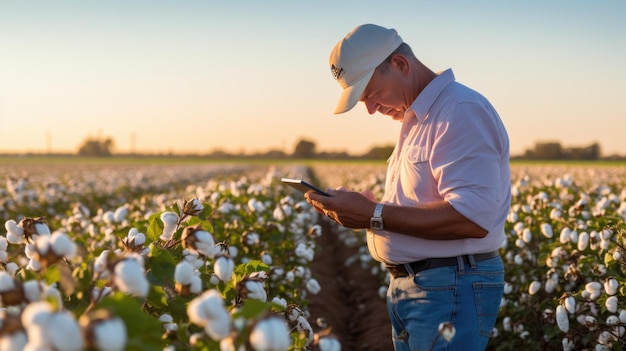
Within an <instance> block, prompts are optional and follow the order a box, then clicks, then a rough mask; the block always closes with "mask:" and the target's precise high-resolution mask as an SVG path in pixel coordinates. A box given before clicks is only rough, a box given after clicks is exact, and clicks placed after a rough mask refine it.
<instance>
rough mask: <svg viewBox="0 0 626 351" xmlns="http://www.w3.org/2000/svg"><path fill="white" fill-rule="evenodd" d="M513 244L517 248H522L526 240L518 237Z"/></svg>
mask: <svg viewBox="0 0 626 351" xmlns="http://www.w3.org/2000/svg"><path fill="white" fill-rule="evenodd" d="M515 246H516V247H517V248H520V249H523V248H524V247H525V246H526V242H525V241H524V240H523V239H520V238H518V239H516V240H515Z"/></svg>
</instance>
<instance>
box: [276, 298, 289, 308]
mask: <svg viewBox="0 0 626 351" xmlns="http://www.w3.org/2000/svg"><path fill="white" fill-rule="evenodd" d="M272 303H273V304H276V305H279V306H281V307H282V308H287V300H285V299H283V298H282V297H278V296H276V297H274V298H273V299H272Z"/></svg>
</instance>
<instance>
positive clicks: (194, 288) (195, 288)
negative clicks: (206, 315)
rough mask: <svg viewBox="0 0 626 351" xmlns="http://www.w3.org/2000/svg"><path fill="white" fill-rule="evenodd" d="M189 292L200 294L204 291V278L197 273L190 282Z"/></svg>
mask: <svg viewBox="0 0 626 351" xmlns="http://www.w3.org/2000/svg"><path fill="white" fill-rule="evenodd" d="M189 292H190V293H192V294H199V293H201V292H202V279H200V277H198V276H197V275H194V276H193V277H191V281H190V282H189Z"/></svg>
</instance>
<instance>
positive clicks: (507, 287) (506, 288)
mask: <svg viewBox="0 0 626 351" xmlns="http://www.w3.org/2000/svg"><path fill="white" fill-rule="evenodd" d="M512 291H513V285H511V283H509V282H504V291H503V293H504V295H507V294H510V293H511V292H512Z"/></svg>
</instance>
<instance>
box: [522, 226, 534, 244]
mask: <svg viewBox="0 0 626 351" xmlns="http://www.w3.org/2000/svg"><path fill="white" fill-rule="evenodd" d="M532 238H533V234H532V233H531V232H530V229H529V228H524V230H523V231H522V240H524V243H526V244H528V243H530V242H531V241H532Z"/></svg>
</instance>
